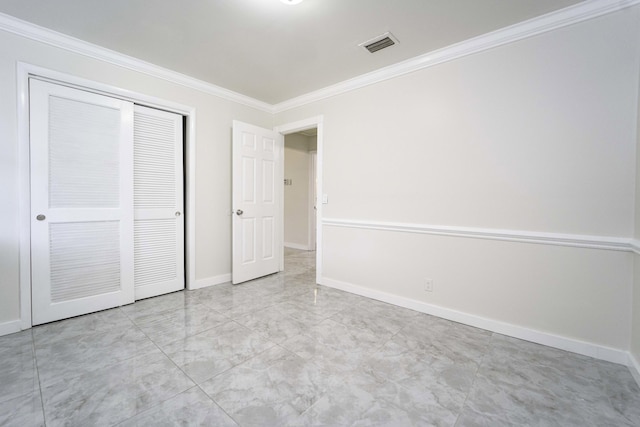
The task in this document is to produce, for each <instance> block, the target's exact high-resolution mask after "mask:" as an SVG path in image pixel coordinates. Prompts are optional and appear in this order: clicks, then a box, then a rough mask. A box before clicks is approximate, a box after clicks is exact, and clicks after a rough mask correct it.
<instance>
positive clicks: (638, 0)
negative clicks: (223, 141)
mask: <svg viewBox="0 0 640 427" xmlns="http://www.w3.org/2000/svg"><path fill="white" fill-rule="evenodd" d="M637 4H640V0H586V1H583V2H580V3H578V4H575V5H573V6H569V7H566V8H564V9H560V10H557V11H554V12H551V13H547V14H546V15H542V16H538V17H536V18H533V19H529V20H527V21H523V22H520V23H517V24H514V25H511V26H508V27H505V28H502V29H499V30H496V31H492V32H490V33H486V34H483V35H481V36H478V37H474V38H471V39H468V40H465V41H462V42H460V43H455V44H452V45H450V46H447V47H444V48H442V49H437V50H434V51H432V52H428V53H425V54H423V55H420V56H416V57H414V58H411V59H408V60H406V61H402V62H399V63H397V64H393V65H390V66H388V67H384V68H380V69H378V70H375V71H372V72H370V73H366V74H362V75H360V76H357V77H354V78H352V79H349V80H345V81H342V82H340V83H337V84H334V85H331V86H327V87H325V88H323V89H319V90H316V91H313V92H309V93H307V94H304V95H301V96H297V97H295V98H291V99H289V100H286V101H283V102H280V103H278V104H275V105H273V112H274V113H280V112H283V111H286V110H290V109H292V108H297V107H300V106H302V105H306V104H309V103H312V102H316V101H319V100H322V99H326V98H330V97H333V96H337V95H340V94H343V93H346V92H349V91H352V90H355V89H359V88H362V87H365V86H369V85H372V84H375V83H379V82H382V81H385V80H389V79H393V78H395V77H399V76H402V75H404V74H408V73H412V72H414V71H418V70H422V69H425V68H429V67H433V66H434V65H438V64H442V63H444V62H448V61H453V60H454V59H459V58H462V57H465V56H468V55H472V54H474V53H478V52H482V51H485V50H489V49H493V48H495V47H498V46H502V45H505V44H508V43H513V42H516V41H518V40H522V39H525V38H529V37H533V36H536V35H539V34H542V33H546V32H548V31H552V30H555V29H558V28H562V27H566V26H569V25H572V24H576V23H578V22H582V21H586V20H588V19H592V18H596V17H598V16H602V15H606V14H608V13H611V12H616V11H618V10H622V9H625V8H627V7H630V6H635V5H637Z"/></svg>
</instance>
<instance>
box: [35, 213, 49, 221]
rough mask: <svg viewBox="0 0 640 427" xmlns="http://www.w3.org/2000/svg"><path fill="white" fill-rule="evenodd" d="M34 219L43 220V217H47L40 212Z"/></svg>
mask: <svg viewBox="0 0 640 427" xmlns="http://www.w3.org/2000/svg"><path fill="white" fill-rule="evenodd" d="M36 219H37V220H38V221H44V220H45V219H47V217H46V216H44V215H42V214H40V215H38V216H36Z"/></svg>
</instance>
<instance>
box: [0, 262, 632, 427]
mask: <svg viewBox="0 0 640 427" xmlns="http://www.w3.org/2000/svg"><path fill="white" fill-rule="evenodd" d="M314 256H315V254H314V253H308V252H302V251H293V250H288V251H287V255H286V272H285V273H282V274H277V275H273V276H269V277H266V278H263V279H260V280H256V281H253V282H249V283H246V284H243V285H239V286H231V285H221V286H216V287H211V288H207V289H201V290H198V291H193V292H178V293H173V294H169V295H165V296H161V297H157V298H152V299H148V300H144V301H139V302H137V303H135V304H133V305H129V306H125V307H121V308H117V309H113V310H107V311H103V312H100V313H96V314H91V315H87V316H82V317H78V318H74V319H69V320H64V321H60V322H56V323H51V324H48V325H43V326H38V327H35V328H33V329H31V330H28V331H24V332H20V333H17V334H13V335H8V336H4V337H0V425H3V426H4V425H7V426H20V427H26V426H37V425H44V424H46V425H48V426H60V425H64V426H93V425H116V424H118V425H123V426H156V425H206V426H214V425H215V426H235V425H241V426H287V425H291V426H306V425H323V426H346V425H349V426H367V425H376V426H377V425H388V426H410V425H424V426H430V425H435V426H492V427H495V426H521V425H532V426H640V389H639V388H638V386H637V384H636V383H635V382H634V380H633V378H632V377H631V374H630V373H629V371H628V370H627V368H625V367H623V366H619V365H614V364H611V363H606V362H602V361H598V360H595V359H590V358H588V357H583V356H579V355H576V354H572V353H567V352H563V351H559V350H555V349H552V348H548V347H544V346H540V345H536V344H532V343H528V342H525V341H520V340H517V339H513V338H509V337H506V336H502V335H498V334H494V333H491V332H487V331H483V330H480V329H475V328H472V327H468V326H464V325H461V324H458V323H454V322H449V321H446V320H442V319H439V318H436V317H432V316H428V315H425V314H421V313H417V312H414V311H411V310H406V309H403V308H399V307H395V306H392V305H388V304H384V303H381V302H378V301H374V300H370V299H367V298H363V297H359V296H356V295H352V294H349V293H345V292H341V291H337V290H334V289H330V288H326V287H322V286H317V287H316V286H315V285H314V276H315V272H314V267H313V264H314Z"/></svg>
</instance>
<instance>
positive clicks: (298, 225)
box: [284, 133, 311, 250]
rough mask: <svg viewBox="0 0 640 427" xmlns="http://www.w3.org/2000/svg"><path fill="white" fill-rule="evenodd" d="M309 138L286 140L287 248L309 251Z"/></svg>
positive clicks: (285, 236) (285, 201)
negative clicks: (289, 180)
mask: <svg viewBox="0 0 640 427" xmlns="http://www.w3.org/2000/svg"><path fill="white" fill-rule="evenodd" d="M309 142H310V141H309V137H307V136H305V135H302V134H299V133H294V134H291V135H285V138H284V177H285V179H291V180H292V185H285V187H284V243H285V246H288V247H292V248H296V249H305V250H309V215H310V214H311V212H310V211H309Z"/></svg>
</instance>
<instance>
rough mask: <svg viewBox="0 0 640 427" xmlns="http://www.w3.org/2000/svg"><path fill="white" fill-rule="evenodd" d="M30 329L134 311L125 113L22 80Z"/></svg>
mask: <svg viewBox="0 0 640 427" xmlns="http://www.w3.org/2000/svg"><path fill="white" fill-rule="evenodd" d="M29 96H30V141H31V142H30V144H31V145H30V151H31V157H30V163H31V255H32V311H33V313H32V315H33V324H34V325H37V324H41V323H46V322H50V321H54V320H58V319H62V318H67V317H72V316H77V315H80V314H85V313H90V312H93V311H98V310H102V309H106V308H110V307H116V306H118V305H122V304H127V303H130V302H133V263H132V259H133V176H132V170H133V166H132V151H131V147H132V139H133V129H132V127H131V124H132V118H133V104H131V103H130V102H126V101H121V100H117V99H113V98H109V97H106V96H102V95H96V94H92V93H88V92H84V91H80V90H76V89H71V88H68V87H64V86H59V85H55V84H52V83H46V82H42V81H38V80H30V95H29Z"/></svg>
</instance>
